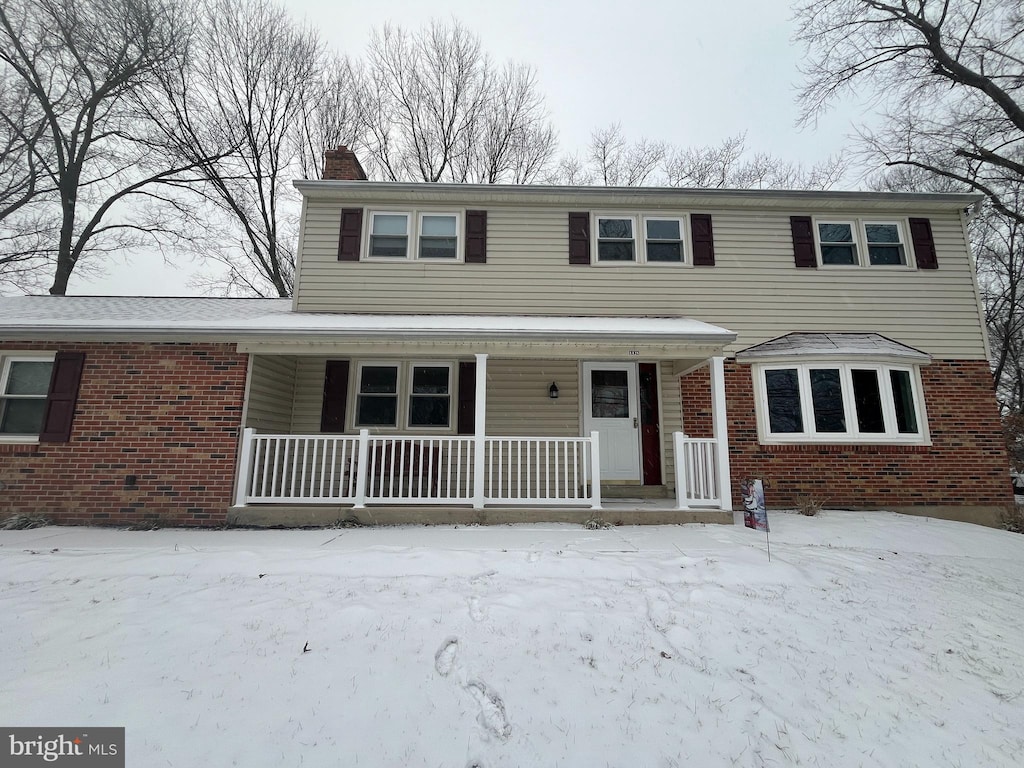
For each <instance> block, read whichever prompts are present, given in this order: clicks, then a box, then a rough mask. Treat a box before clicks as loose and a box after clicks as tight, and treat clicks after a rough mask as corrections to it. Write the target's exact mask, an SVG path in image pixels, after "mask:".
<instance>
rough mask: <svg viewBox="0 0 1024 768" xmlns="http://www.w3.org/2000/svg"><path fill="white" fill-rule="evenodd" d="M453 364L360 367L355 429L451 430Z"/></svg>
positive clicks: (379, 364)
mask: <svg viewBox="0 0 1024 768" xmlns="http://www.w3.org/2000/svg"><path fill="white" fill-rule="evenodd" d="M453 367H454V366H453V364H452V363H436V362H375V361H374V362H363V363H360V364H359V368H358V371H359V373H358V376H357V378H356V391H355V416H354V418H353V424H352V426H353V427H355V428H357V429H359V428H384V429H400V428H401V429H450V428H451V426H452V370H453Z"/></svg>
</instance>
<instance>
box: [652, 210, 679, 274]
mask: <svg viewBox="0 0 1024 768" xmlns="http://www.w3.org/2000/svg"><path fill="white" fill-rule="evenodd" d="M684 234H685V229H684V226H683V220H682V219H681V218H665V219H663V218H657V217H654V216H649V217H647V218H645V219H644V237H645V240H644V255H645V256H646V258H647V261H648V262H657V263H670V264H682V263H683V262H684V261H685V255H686V252H685V249H684V247H683V236H684Z"/></svg>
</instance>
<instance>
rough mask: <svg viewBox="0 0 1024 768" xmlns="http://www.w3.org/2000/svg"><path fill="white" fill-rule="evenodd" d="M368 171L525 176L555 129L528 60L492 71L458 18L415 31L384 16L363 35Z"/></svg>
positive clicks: (467, 177) (492, 179)
mask: <svg viewBox="0 0 1024 768" xmlns="http://www.w3.org/2000/svg"><path fill="white" fill-rule="evenodd" d="M368 59H369V62H368V67H367V72H368V81H369V83H368V84H369V93H370V104H369V109H368V125H367V129H368V137H367V138H368V143H369V146H370V157H369V158H368V165H369V166H370V170H371V171H373V172H375V173H376V174H377V175H380V176H382V177H384V178H385V179H388V180H392V181H410V180H416V181H455V182H464V181H476V182H484V183H492V184H493V183H498V182H505V181H514V182H517V183H528V182H531V181H534V180H535V179H537V178H540V177H541V176H542V175H543V174H544V172H545V171H546V169H547V167H548V165H549V164H550V163H551V161H552V159H553V157H554V153H555V149H556V143H557V137H556V135H555V132H554V130H553V128H552V127H551V126H550V123H549V122H548V121H547V114H546V110H545V108H544V102H543V98H542V97H541V96H540V95H539V91H538V89H537V81H536V75H535V73H534V72H533V70H532V69H530V68H528V67H524V66H522V65H518V64H508V65H507V66H506V67H505V68H504V69H502V70H500V71H499V70H496V69H495V67H494V65H493V64H492V62H491V60H490V58H489V57H488V56H487V54H486V53H484V51H483V49H482V46H481V43H480V39H479V37H477V36H476V35H474V34H472V33H471V32H469V31H468V30H467V29H466V28H465V27H463V26H462V25H461V24H459V23H458V22H452V23H451V24H443V23H441V22H437V21H435V22H431V23H430V24H429V25H428V26H426V27H424V28H422V29H420V30H417V31H415V32H408V31H406V30H405V29H403V28H402V27H400V26H396V25H385V26H384V28H383V29H382V30H380V31H375V32H374V33H373V35H372V36H371V39H370V46H369V53H368Z"/></svg>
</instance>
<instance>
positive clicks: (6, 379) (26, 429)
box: [0, 357, 53, 438]
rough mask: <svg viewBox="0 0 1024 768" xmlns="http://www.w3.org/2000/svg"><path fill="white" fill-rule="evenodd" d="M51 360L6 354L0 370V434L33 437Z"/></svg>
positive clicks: (39, 428)
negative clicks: (8, 355) (7, 356)
mask: <svg viewBox="0 0 1024 768" xmlns="http://www.w3.org/2000/svg"><path fill="white" fill-rule="evenodd" d="M52 372H53V360H52V359H50V358H44V359H41V358H38V357H35V358H33V357H9V358H7V359H5V360H4V363H3V371H2V374H0V437H2V438H19V437H20V438H35V437H38V436H39V433H40V432H41V431H42V428H43V411H44V410H45V408H46V394H47V391H48V390H49V388H50V374H51V373H52Z"/></svg>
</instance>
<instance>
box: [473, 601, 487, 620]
mask: <svg viewBox="0 0 1024 768" xmlns="http://www.w3.org/2000/svg"><path fill="white" fill-rule="evenodd" d="M469 618H471V619H472V620H473V621H483V620H484V619H486V618H487V613H486V612H485V611H484V609H483V608H481V607H480V598H479V597H475V596H474V597H470V598H469Z"/></svg>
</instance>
